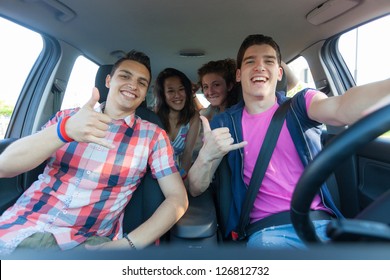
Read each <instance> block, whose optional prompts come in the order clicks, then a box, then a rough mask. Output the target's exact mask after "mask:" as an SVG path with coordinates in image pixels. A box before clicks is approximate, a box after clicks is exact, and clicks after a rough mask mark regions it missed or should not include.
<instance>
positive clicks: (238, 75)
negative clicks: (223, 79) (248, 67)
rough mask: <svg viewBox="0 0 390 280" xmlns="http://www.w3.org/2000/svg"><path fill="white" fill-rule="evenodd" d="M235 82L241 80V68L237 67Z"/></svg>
mask: <svg viewBox="0 0 390 280" xmlns="http://www.w3.org/2000/svg"><path fill="white" fill-rule="evenodd" d="M236 82H238V83H239V82H241V70H240V69H237V70H236Z"/></svg>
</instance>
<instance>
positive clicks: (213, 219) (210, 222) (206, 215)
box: [171, 191, 217, 239]
mask: <svg viewBox="0 0 390 280" xmlns="http://www.w3.org/2000/svg"><path fill="white" fill-rule="evenodd" d="M188 199H189V207H188V210H187V212H186V213H185V214H184V216H183V217H182V218H181V219H180V220H179V221H178V222H177V223H176V225H175V226H173V228H172V229H171V235H173V237H176V238H184V239H201V238H209V237H212V236H215V235H216V232H217V215H216V211H215V205H214V201H213V197H212V193H211V192H210V191H205V192H204V193H203V194H201V195H200V196H197V197H192V196H189V197H188Z"/></svg>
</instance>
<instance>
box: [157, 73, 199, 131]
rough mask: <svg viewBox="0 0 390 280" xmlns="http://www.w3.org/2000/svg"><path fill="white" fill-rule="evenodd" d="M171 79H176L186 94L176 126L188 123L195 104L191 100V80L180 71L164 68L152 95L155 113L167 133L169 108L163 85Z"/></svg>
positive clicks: (168, 129) (193, 113)
mask: <svg viewBox="0 0 390 280" xmlns="http://www.w3.org/2000/svg"><path fill="white" fill-rule="evenodd" d="M171 77H178V78H179V79H180V82H181V83H182V84H183V86H184V90H185V93H186V102H185V104H184V108H183V110H181V111H180V113H179V119H178V122H177V125H180V124H186V123H188V122H189V121H190V120H191V118H192V117H193V116H194V115H195V104H194V100H193V98H192V83H191V80H190V79H189V78H188V77H187V76H186V75H185V74H184V73H183V72H181V71H179V70H177V69H174V68H165V69H164V70H163V71H161V72H160V74H158V76H157V79H156V83H155V85H154V94H155V96H156V99H157V104H156V113H157V115H158V116H159V117H160V119H161V121H162V123H163V125H164V126H165V128H166V129H165V130H166V131H167V132H168V133H169V131H170V130H171V127H170V125H169V111H170V108H169V106H168V104H167V101H166V99H165V93H164V83H165V80H166V79H168V78H171Z"/></svg>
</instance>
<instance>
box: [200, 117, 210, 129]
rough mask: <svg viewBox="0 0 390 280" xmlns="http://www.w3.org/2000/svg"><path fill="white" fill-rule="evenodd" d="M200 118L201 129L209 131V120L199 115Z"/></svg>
mask: <svg viewBox="0 0 390 280" xmlns="http://www.w3.org/2000/svg"><path fill="white" fill-rule="evenodd" d="M200 120H201V121H202V125H203V131H204V132H208V131H211V128H210V123H209V120H208V119H207V118H206V117H205V116H200Z"/></svg>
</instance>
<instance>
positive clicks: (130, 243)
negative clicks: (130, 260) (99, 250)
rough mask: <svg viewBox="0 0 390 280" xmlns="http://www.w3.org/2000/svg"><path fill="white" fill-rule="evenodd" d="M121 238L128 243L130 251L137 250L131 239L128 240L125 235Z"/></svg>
mask: <svg viewBox="0 0 390 280" xmlns="http://www.w3.org/2000/svg"><path fill="white" fill-rule="evenodd" d="M123 237H124V238H125V239H126V240H127V242H129V245H130V247H131V249H134V250H137V248H136V247H135V245H134V243H133V241H131V239H130V238H129V236H128V235H127V233H126V234H125V235H124V236H123Z"/></svg>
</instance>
